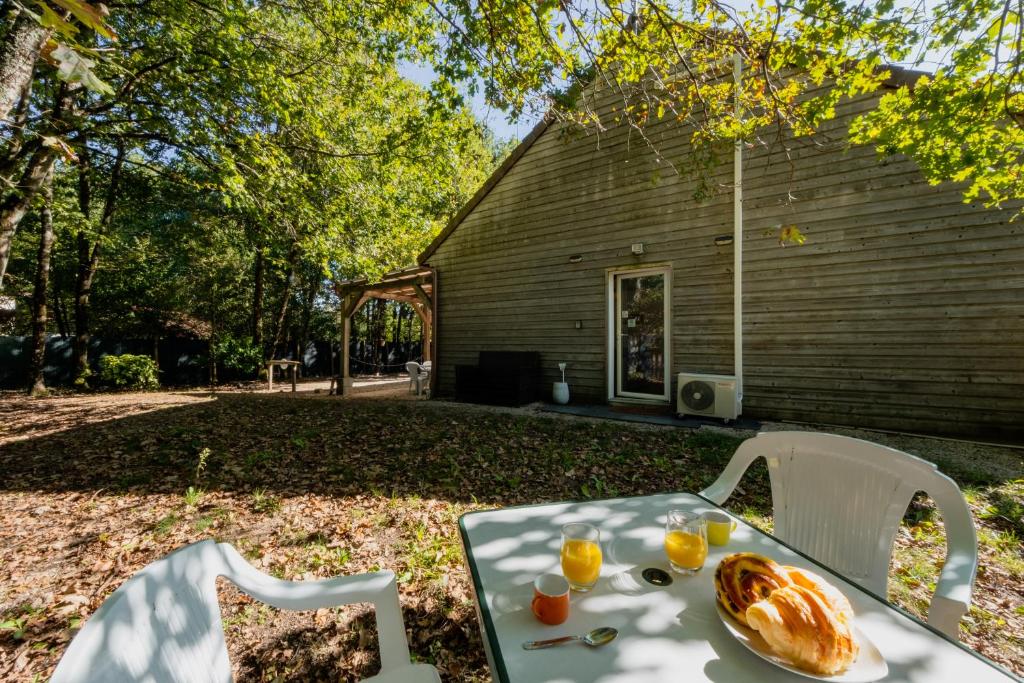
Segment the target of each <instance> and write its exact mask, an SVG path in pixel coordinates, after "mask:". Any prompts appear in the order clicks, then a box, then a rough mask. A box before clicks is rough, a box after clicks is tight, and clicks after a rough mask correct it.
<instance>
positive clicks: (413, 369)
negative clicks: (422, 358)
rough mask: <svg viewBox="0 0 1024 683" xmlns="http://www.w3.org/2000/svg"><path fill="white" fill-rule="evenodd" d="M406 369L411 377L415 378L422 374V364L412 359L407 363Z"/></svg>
mask: <svg viewBox="0 0 1024 683" xmlns="http://www.w3.org/2000/svg"><path fill="white" fill-rule="evenodd" d="M405 371H406V372H408V373H409V377H412V378H414V379H415V378H416V377H419V375H420V364H419V363H417V362H416V361H412V360H411V361H409V362H408V363H406V364H405Z"/></svg>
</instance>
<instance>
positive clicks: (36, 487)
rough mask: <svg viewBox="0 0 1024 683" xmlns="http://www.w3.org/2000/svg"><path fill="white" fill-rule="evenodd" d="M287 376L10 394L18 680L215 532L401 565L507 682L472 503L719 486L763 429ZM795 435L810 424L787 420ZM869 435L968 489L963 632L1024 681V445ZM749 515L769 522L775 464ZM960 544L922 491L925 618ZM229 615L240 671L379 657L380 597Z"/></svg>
mask: <svg viewBox="0 0 1024 683" xmlns="http://www.w3.org/2000/svg"><path fill="white" fill-rule="evenodd" d="M283 388H285V389H286V390H285V391H278V389H279V387H275V391H274V392H272V393H271V392H267V391H266V390H265V389H263V390H260V391H256V392H246V391H241V390H238V391H231V392H218V393H217V394H210V393H207V392H186V393H172V392H165V393H147V394H95V395H81V396H79V395H69V396H58V397H52V398H46V399H28V398H25V397H23V396H20V395H16V394H7V395H2V396H0V473H2V475H0V476H2V479H0V506H2V509H3V510H4V514H5V519H4V524H3V525H2V526H0V679H3V680H28V681H30V680H45V678H46V677H48V676H49V674H50V673H51V672H52V670H53V667H54V666H55V665H56V663H57V661H58V660H59V658H60V656H61V654H62V653H63V651H64V649H65V648H66V646H67V643H68V642H69V641H70V639H71V638H72V637H73V636H74V634H75V632H76V631H77V629H78V628H80V627H81V625H82V623H84V621H85V620H86V619H88V617H89V616H90V615H91V614H92V613H93V612H94V611H95V609H96V608H97V607H98V606H99V605H100V604H101V603H102V601H103V599H104V598H105V597H106V596H108V595H109V594H110V593H111V592H112V591H113V590H114V589H115V588H116V587H117V586H118V585H120V583H121V582H122V581H124V579H126V578H127V577H128V576H130V575H131V574H132V573H133V572H135V571H137V570H138V569H140V568H141V567H143V566H145V565H146V564H148V563H150V562H152V561H153V560H155V559H157V558H159V557H161V556H163V555H165V554H166V553H167V552H169V551H170V550H172V549H174V548H176V547H179V546H181V545H183V544H185V543H190V542H194V541H198V540H202V539H205V538H214V539H217V540H222V541H229V542H231V543H233V544H234V545H235V546H236V547H237V548H238V549H239V550H240V552H242V553H243V554H244V555H245V556H246V557H247V558H248V559H249V560H250V561H251V562H253V563H254V564H255V565H257V566H258V567H259V568H260V569H262V570H263V571H266V572H269V573H271V574H273V575H275V576H279V577H282V578H288V579H310V578H320V577H327V576H334V575H338V574H347V573H357V572H361V571H369V570H371V569H374V568H378V567H387V568H390V569H393V570H394V571H395V572H396V573H397V574H398V575H399V581H400V593H401V598H402V604H403V609H404V611H405V620H406V625H407V627H408V630H409V634H410V644H411V648H412V651H413V653H414V656H415V657H416V658H417V659H420V660H422V661H429V662H431V663H433V664H434V665H435V666H437V667H438V668H439V670H440V671H441V673H442V677H443V678H444V680H446V681H447V680H454V681H471V682H472V681H486V680H489V678H490V677H489V673H488V670H487V665H486V660H485V658H484V655H483V649H482V645H481V642H480V635H479V627H478V624H477V621H476V617H475V613H474V609H473V604H472V598H471V592H470V587H469V584H468V580H467V576H466V573H465V570H464V568H463V564H462V558H461V551H460V546H459V541H458V534H457V526H456V521H457V519H458V517H459V516H460V515H461V514H463V513H464V512H467V511H469V510H472V509H477V508H481V507H494V506H500V505H514V504H524V503H535V502H542V501H552V500H565V499H579V498H585V497H593V498H603V497H612V496H619V495H636V494H649V493H653V492H657V491H669V490H700V489H701V488H703V487H704V486H706V485H707V484H709V483H710V482H711V481H713V479H714V478H715V477H716V476H717V474H718V473H719V472H720V471H721V468H722V467H723V466H724V464H725V463H726V462H727V461H728V458H729V456H731V454H732V452H733V451H734V450H735V448H736V445H737V444H738V443H739V437H742V436H746V435H743V434H731V433H728V432H727V431H721V430H701V431H699V432H693V431H690V430H683V429H674V428H662V427H651V426H647V425H635V424H620V423H610V422H604V421H597V420H587V419H578V418H567V417H561V416H560V417H551V416H539V415H536V414H534V413H533V412H531V411H530V410H513V411H502V410H489V409H476V408H473V407H468V406H462V405H458V404H447V403H444V402H427V401H422V400H416V397H414V396H412V395H411V394H409V393H408V382H407V380H406V381H401V380H399V381H385V380H366V382H365V383H364V384H362V385H360V384H357V392H356V393H355V395H354V396H353V397H350V398H345V399H343V398H338V397H334V396H328V395H327V393H326V392H327V386H326V383H323V386H319V385H317V384H316V383H312V382H310V383H305V384H303V385H300V389H303V391H300V392H297V393H295V394H292V393H291V392H290V386H289V387H283ZM382 399H383V400H382ZM781 427H785V428H793V427H792V426H791V425H781V426H779V425H768V426H767V428H770V429H775V428H781ZM858 435H860V436H863V437H865V438H868V439H869V440H872V441H878V442H883V443H890V444H891V445H894V446H896V447H898V448H902V449H904V450H907V451H909V452H913V453H916V454H918V455H922V456H924V457H928V458H929V459H931V460H933V461H935V462H937V463H938V464H939V466H940V468H941V469H943V471H945V472H947V473H949V474H950V475H951V476H953V477H954V478H955V479H956V480H957V481H958V483H959V484H960V485H961V487H962V488H963V489H964V491H965V495H966V496H967V498H968V501H969V502H970V504H971V507H972V511H973V512H974V513H975V518H976V523H977V525H978V528H979V542H980V553H981V565H982V567H981V570H980V571H979V576H978V582H977V587H976V591H975V599H974V608H972V612H971V614H970V615H969V617H968V618H967V619H965V621H964V623H963V627H962V633H961V637H962V639H963V640H964V642H966V643H967V644H968V645H969V646H970V647H972V648H974V649H976V650H978V651H979V652H981V653H983V654H985V655H986V656H988V657H990V658H992V659H994V660H996V661H998V662H1000V663H1002V664H1003V665H1005V666H1007V667H1009V668H1010V669H1012V670H1014V671H1015V672H1016V673H1018V674H1021V673H1024V642H1022V636H1021V634H1022V633H1024V555H1022V551H1021V547H1020V541H1019V539H1020V538H1021V536H1024V507H1022V506H1024V462H1022V452H1021V451H1020V450H1015V449H1010V448H999V447H980V446H974V445H969V444H961V443H957V442H945V441H938V440H933V439H919V438H916V437H903V436H898V435H881V434H878V433H875V432H871V433H863V434H858ZM729 507H730V508H732V509H734V510H736V511H738V512H740V513H741V514H744V516H746V517H747V518H748V519H751V520H753V521H754V522H755V523H760V524H762V525H763V526H770V523H771V520H770V514H771V506H770V491H769V488H768V482H767V477H766V474H765V471H764V469H763V467H761V468H758V467H755V468H753V469H752V470H751V472H750V473H749V474H748V476H747V478H745V479H744V481H743V483H742V494H740V495H738V496H735V497H734V498H733V499H731V500H730V502H729ZM943 543H944V537H943V536H942V526H941V520H938V519H936V517H935V515H934V511H933V510H932V509H931V508H930V506H929V503H928V501H927V500H920V501H916V502H915V504H914V506H912V509H911V510H910V511H909V513H908V516H907V518H906V520H905V524H904V527H903V528H902V529H901V533H900V536H899V539H898V547H897V552H896V554H895V557H894V560H893V570H892V577H893V581H891V590H890V599H892V600H894V601H895V602H896V603H897V604H899V605H901V606H903V607H904V608H906V609H907V610H908V611H911V612H912V613H916V614H922V613H923V610H925V609H926V607H927V598H928V594H929V590H930V587H931V585H932V584H933V582H934V577H935V575H936V573H937V569H938V566H939V565H938V561H937V560H936V558H939V557H941V556H942V551H943ZM221 609H222V615H223V621H224V626H225V632H226V634H227V639H228V644H229V652H230V655H231V660H232V663H233V667H234V673H235V675H236V678H237V679H238V680H251V681H283V680H325V679H329V680H358V679H360V678H364V677H366V676H369V675H372V674H373V673H374V672H375V671H376V668H377V667H378V666H379V663H378V660H377V656H376V641H375V634H374V628H373V622H372V618H371V617H370V616H369V615H368V613H367V612H366V610H365V609H361V608H359V607H353V608H342V609H336V610H320V611H317V612H315V613H291V612H278V611H277V610H273V609H270V608H267V607H265V606H262V605H259V604H258V603H255V602H253V601H252V600H250V599H248V598H246V597H245V596H243V595H241V594H240V593H238V592H237V591H235V590H233V589H232V588H230V587H229V586H225V587H223V590H222V591H221Z"/></svg>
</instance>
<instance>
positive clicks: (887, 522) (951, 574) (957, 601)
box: [701, 432, 978, 639]
mask: <svg viewBox="0 0 1024 683" xmlns="http://www.w3.org/2000/svg"><path fill="white" fill-rule="evenodd" d="M761 456H763V457H764V459H765V460H766V461H767V463H768V474H769V476H770V478H771V487H772V507H773V509H774V523H775V532H774V533H775V536H776V537H778V538H780V539H781V540H783V541H785V542H786V543H788V544H789V545H791V546H793V547H794V548H796V549H798V550H800V551H801V552H803V553H806V554H807V555H810V556H811V557H813V558H814V559H816V560H818V561H819V562H821V563H822V564H824V565H826V566H827V567H830V568H832V569H834V570H836V571H837V572H838V573H840V574H842V575H844V576H846V577H848V578H850V579H852V580H853V581H856V582H857V583H859V584H860V585H862V586H864V587H865V588H867V589H868V590H870V591H872V592H873V593H875V594H876V595H879V596H881V597H883V598H885V597H886V589H887V586H888V581H889V561H890V558H891V556H892V547H893V541H894V540H895V538H896V532H897V530H898V529H899V525H900V520H902V519H903V515H904V514H905V513H906V511H907V507H908V506H909V505H910V501H911V499H912V498H913V497H914V494H915V493H917V492H918V491H924V492H925V493H927V494H928V495H929V496H931V498H932V500H934V501H935V503H936V505H938V507H939V511H940V513H941V514H942V521H943V523H944V524H945V527H946V562H945V565H944V566H943V567H942V572H941V573H940V575H939V582H938V585H937V586H936V589H935V595H934V596H933V597H932V602H931V606H930V607H929V610H928V623H929V624H931V625H932V626H934V627H935V628H937V629H939V630H940V631H942V632H943V633H945V634H946V635H948V636H950V637H951V638H954V639H956V638H957V630H958V626H959V624H960V618H961V617H962V616H963V615H964V614H965V613H966V612H967V610H968V608H969V607H970V604H971V593H972V591H973V587H974V576H975V573H976V571H977V567H978V539H977V536H976V534H975V531H974V522H973V521H972V519H971V512H970V510H969V509H968V507H967V503H966V502H965V501H964V498H963V495H961V493H960V489H959V488H958V487H957V485H956V483H954V482H953V480H952V479H950V478H949V477H947V476H946V475H944V474H942V473H941V472H939V471H938V469H937V468H936V467H935V465H933V464H932V463H930V462H927V461H926V460H922V459H920V458H917V457H915V456H913V455H909V454H907V453H904V452H902V451H897V450H895V449H892V448H887V447H885V446H880V445H878V444H874V443H870V442H868V441H862V440H860V439H853V438H850V437H846V436H837V435H834V434H817V433H813V432H766V433H761V434H758V435H757V436H756V437H754V438H752V439H748V440H746V441H744V442H743V443H742V444H740V447H739V448H738V449H736V453H734V454H733V456H732V459H731V460H730V461H729V464H728V465H727V466H726V468H725V471H723V472H722V474H721V475H720V476H719V477H718V479H717V480H716V481H715V483H713V484H712V485H711V486H709V487H708V488H707V489H705V490H704V491H701V495H702V496H704V497H705V498H707V499H709V500H711V501H714V502H715V503H717V504H721V503H724V502H725V500H726V499H727V498H728V497H729V496H730V495H731V494H732V492H733V490H734V489H735V488H736V485H737V484H738V483H739V480H740V478H741V477H742V476H743V473H744V472H746V471H747V468H748V467H749V466H750V464H751V463H752V462H754V460H756V459H757V458H758V457H761Z"/></svg>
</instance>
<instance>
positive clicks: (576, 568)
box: [562, 538, 601, 588]
mask: <svg viewBox="0 0 1024 683" xmlns="http://www.w3.org/2000/svg"><path fill="white" fill-rule="evenodd" d="M562 573H563V574H565V578H567V579H569V583H571V584H572V586H573V588H578V587H585V588H589V587H591V586H593V585H594V584H595V583H597V577H598V575H599V574H600V573H601V546H600V545H598V544H597V543H595V542H594V541H586V540H583V539H578V538H569V539H566V540H565V542H564V543H562Z"/></svg>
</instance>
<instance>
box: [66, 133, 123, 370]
mask: <svg viewBox="0 0 1024 683" xmlns="http://www.w3.org/2000/svg"><path fill="white" fill-rule="evenodd" d="M124 154H125V148H124V143H118V146H117V155H116V156H115V157H114V165H113V167H112V168H111V170H110V183H109V184H108V185H107V195H106V199H105V200H104V203H103V213H102V214H100V222H99V229H98V231H97V232H98V235H97V239H96V240H95V241H94V242H93V241H90V239H89V235H88V234H87V233H86V232H85V231H81V232H79V233H78V271H77V273H76V276H75V382H76V383H79V382H84V381H86V378H87V377H88V376H89V339H90V336H91V335H90V330H89V318H90V315H89V314H90V309H89V295H90V294H91V293H92V282H93V278H95V277H96V269H97V268H98V267H99V263H100V240H99V237H101V236H102V235H103V233H105V232H106V230H107V228H108V227H110V222H111V220H113V218H114V209H115V208H116V201H117V191H118V186H119V184H120V182H121V168H122V166H123V165H124ZM80 163H81V166H80V167H79V175H78V207H79V209H80V210H81V211H82V214H83V215H84V216H85V218H86V220H88V219H89V213H90V211H89V208H90V200H91V189H90V183H89V176H88V172H89V158H88V153H87V152H86V151H83V153H82V157H81V162H80Z"/></svg>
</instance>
